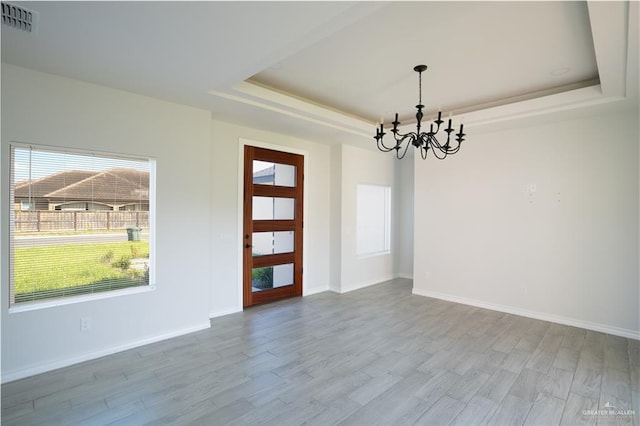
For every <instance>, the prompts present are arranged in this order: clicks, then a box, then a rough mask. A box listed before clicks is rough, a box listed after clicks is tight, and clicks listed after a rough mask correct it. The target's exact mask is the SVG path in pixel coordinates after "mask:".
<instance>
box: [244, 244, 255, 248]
mask: <svg viewBox="0 0 640 426" xmlns="http://www.w3.org/2000/svg"><path fill="white" fill-rule="evenodd" d="M251 247H253V246H252V245H251V244H245V245H244V248H251Z"/></svg>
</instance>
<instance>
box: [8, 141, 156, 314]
mask: <svg viewBox="0 0 640 426" xmlns="http://www.w3.org/2000/svg"><path fill="white" fill-rule="evenodd" d="M152 170H153V167H152V160H150V159H140V158H127V157H122V156H111V155H106V154H96V153H92V152H78V151H69V150H62V149H56V148H49V147H46V148H45V147H33V146H22V145H12V146H11V160H10V173H11V181H10V182H11V188H10V197H11V202H10V244H9V248H10V250H9V252H10V253H9V254H10V292H9V295H10V303H11V304H12V305H13V304H19V303H23V302H30V301H37V300H43V299H51V298H59V297H67V296H74V295H80V294H91V293H97V292H104V291H111V290H117V289H122V288H127V287H135V286H144V285H148V284H149V275H150V268H151V266H152V265H150V260H149V259H150V258H152V257H151V256H150V253H149V251H150V249H149V235H150V215H151V214H152V213H153V212H152V211H151V207H152V206H153V202H151V201H152V198H153V194H152V191H151V190H150V188H151V187H152V186H153V185H150V184H151V183H152V182H153V178H154V177H153V176H151V172H152Z"/></svg>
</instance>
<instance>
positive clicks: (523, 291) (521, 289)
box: [520, 287, 527, 296]
mask: <svg viewBox="0 0 640 426" xmlns="http://www.w3.org/2000/svg"><path fill="white" fill-rule="evenodd" d="M520 292H521V293H522V295H523V296H526V295H527V288H526V287H520Z"/></svg>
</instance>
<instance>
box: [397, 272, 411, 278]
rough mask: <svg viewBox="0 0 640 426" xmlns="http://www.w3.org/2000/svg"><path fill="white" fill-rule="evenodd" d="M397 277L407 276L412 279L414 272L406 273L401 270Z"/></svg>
mask: <svg viewBox="0 0 640 426" xmlns="http://www.w3.org/2000/svg"><path fill="white" fill-rule="evenodd" d="M397 278H406V279H408V280H412V279H413V274H405V273H404V272H400V273H399V274H397Z"/></svg>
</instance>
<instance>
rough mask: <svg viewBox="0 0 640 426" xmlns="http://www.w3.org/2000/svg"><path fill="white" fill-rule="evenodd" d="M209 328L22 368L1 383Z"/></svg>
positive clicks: (203, 326)
mask: <svg viewBox="0 0 640 426" xmlns="http://www.w3.org/2000/svg"><path fill="white" fill-rule="evenodd" d="M210 327H211V323H210V322H209V321H207V322H206V323H201V324H198V325H195V326H192V327H187V328H183V329H180V330H174V331H172V332H169V333H164V334H159V335H157V336H153V337H149V338H146V339H142V340H136V341H134V342H131V343H126V344H124V345H118V346H114V347H111V348H108V349H102V350H99V351H95V352H89V353H85V354H82V355H79V356H74V357H70V358H66V359H61V360H57V361H54V362H49V363H45V364H39V365H35V366H32V367H29V368H24V369H21V370H18V371H10V372H8V373H3V374H2V379H1V382H2V383H9V382H13V381H15V380H20V379H24V378H25V377H30V376H35V375H36V374H41V373H46V372H48V371H53V370H57V369H59V368H64V367H68V366H70V365H74V364H79V363H81V362H85V361H91V360H93V359H97V358H102V357H103V356H107V355H112V354H114V353H117V352H122V351H126V350H129V349H134V348H137V347H140V346H144V345H148V344H150V343H156V342H160V341H162V340H167V339H171V338H173V337H179V336H182V335H185V334H189V333H194V332H196V331H200V330H205V329H207V328H210Z"/></svg>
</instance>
